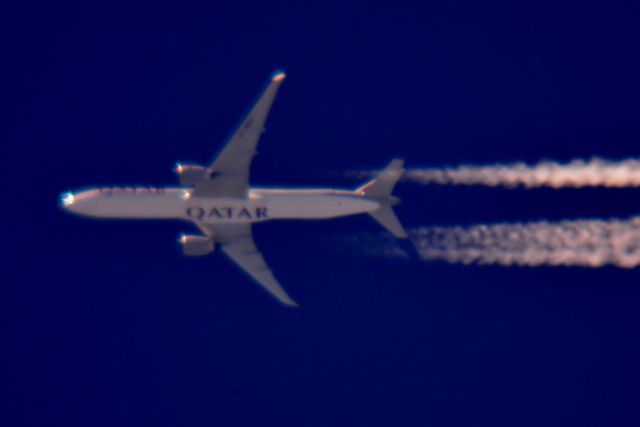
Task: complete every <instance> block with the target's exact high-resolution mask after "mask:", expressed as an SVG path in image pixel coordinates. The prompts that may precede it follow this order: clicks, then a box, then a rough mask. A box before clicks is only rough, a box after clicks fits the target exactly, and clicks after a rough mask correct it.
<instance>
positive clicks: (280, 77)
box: [271, 70, 287, 82]
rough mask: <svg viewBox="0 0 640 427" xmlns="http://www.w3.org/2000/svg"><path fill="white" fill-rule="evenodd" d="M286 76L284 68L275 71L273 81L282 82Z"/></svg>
mask: <svg viewBox="0 0 640 427" xmlns="http://www.w3.org/2000/svg"><path fill="white" fill-rule="evenodd" d="M285 77H287V75H286V74H285V72H284V70H279V71H276V72H275V73H273V76H271V81H273V82H281V81H282V80H284V78H285Z"/></svg>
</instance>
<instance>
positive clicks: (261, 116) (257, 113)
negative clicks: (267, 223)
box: [191, 72, 285, 197]
mask: <svg viewBox="0 0 640 427" xmlns="http://www.w3.org/2000/svg"><path fill="white" fill-rule="evenodd" d="M284 78H285V74H284V73H283V72H279V73H276V74H274V75H273V77H272V78H271V81H270V82H269V84H268V85H267V87H266V88H265V90H264V92H262V95H261V96H260V98H259V99H258V101H256V103H255V104H254V106H253V107H252V108H251V111H249V113H248V114H247V115H246V117H245V118H244V119H243V120H242V122H241V123H240V125H239V126H238V128H237V129H236V131H235V132H234V133H233V135H232V136H231V138H230V139H229V141H228V142H227V144H226V145H225V147H224V148H223V149H222V151H221V152H220V154H218V157H216V159H215V160H214V161H213V162H212V163H211V165H210V166H209V167H208V168H207V173H208V178H206V179H204V180H202V181H201V182H200V183H198V184H197V185H196V186H195V187H194V189H193V193H192V194H191V195H192V196H193V197H245V196H246V194H247V190H248V189H249V169H250V167H251V160H252V159H253V156H254V155H255V153H256V146H257V145H258V140H259V139H260V135H262V132H264V123H265V121H266V120H267V115H268V114H269V110H270V109H271V104H273V100H274V99H275V97H276V93H277V92H278V89H279V88H280V84H281V83H282V81H283V80H284Z"/></svg>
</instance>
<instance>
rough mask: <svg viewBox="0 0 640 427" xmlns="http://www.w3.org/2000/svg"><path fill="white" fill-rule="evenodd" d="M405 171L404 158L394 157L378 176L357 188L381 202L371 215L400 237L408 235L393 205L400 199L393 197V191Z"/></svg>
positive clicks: (368, 196) (366, 195)
mask: <svg viewBox="0 0 640 427" xmlns="http://www.w3.org/2000/svg"><path fill="white" fill-rule="evenodd" d="M403 173H404V160H402V159H393V160H392V161H391V163H389V165H387V167H386V168H384V169H383V170H382V172H380V173H379V174H378V176H376V177H375V178H374V179H372V180H371V181H369V182H367V183H366V184H365V185H363V186H362V187H360V188H358V189H357V190H356V191H358V192H360V193H362V194H363V195H364V197H367V198H371V199H376V201H378V202H379V203H380V208H379V209H378V210H376V211H374V212H369V215H371V216H372V217H373V219H375V220H376V221H377V222H378V223H379V224H380V225H382V226H383V227H384V228H386V229H387V230H389V232H390V233H391V234H393V235H394V236H395V237H397V238H399V239H404V238H406V237H408V235H407V232H406V231H405V230H404V228H403V227H402V224H400V221H398V218H397V217H396V214H395V213H394V212H393V209H392V208H391V207H392V206H393V205H395V204H397V203H398V202H399V199H397V198H395V197H393V195H392V192H393V188H394V187H395V185H396V183H397V182H398V180H399V179H400V177H401V176H402V174H403Z"/></svg>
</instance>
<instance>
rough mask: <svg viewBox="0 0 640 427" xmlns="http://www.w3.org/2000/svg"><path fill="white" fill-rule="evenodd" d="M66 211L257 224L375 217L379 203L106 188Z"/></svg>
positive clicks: (352, 197) (78, 196) (356, 198)
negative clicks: (204, 194)
mask: <svg viewBox="0 0 640 427" xmlns="http://www.w3.org/2000/svg"><path fill="white" fill-rule="evenodd" d="M63 207H64V208H65V209H67V210H69V211H71V212H74V213H77V214H80V215H85V216H90V217H98V218H121V219H180V220H187V221H199V222H202V223H252V222H260V221H267V220H271V219H323V218H335V217H340V216H347V215H354V214H359V213H366V212H372V211H375V210H376V209H378V208H379V207H380V205H379V203H378V202H376V201H375V200H371V199H368V198H365V197H364V195H363V194H362V193H360V192H356V191H346V190H331V189H318V190H283V189H251V190H249V193H248V195H247V197H246V198H214V199H210V198H198V197H191V190H190V189H187V188H101V189H93V190H86V191H83V192H80V193H75V194H71V193H69V194H67V195H66V196H64V199H63Z"/></svg>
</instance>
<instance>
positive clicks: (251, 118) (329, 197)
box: [61, 72, 407, 307]
mask: <svg viewBox="0 0 640 427" xmlns="http://www.w3.org/2000/svg"><path fill="white" fill-rule="evenodd" d="M284 78H285V74H284V72H276V73H275V74H273V76H272V77H271V79H270V81H269V82H268V84H267V85H266V88H265V89H264V90H263V92H262V94H261V95H260V97H259V98H258V100H257V101H256V102H255V104H254V105H253V107H252V108H251V110H250V111H249V112H248V113H247V115H246V116H245V117H244V119H243V120H242V122H241V123H240V125H239V126H238V127H237V129H236V130H235V132H233V133H232V135H231V137H230V138H229V140H228V142H227V143H226V145H225V146H224V147H223V149H222V151H220V153H219V154H218V156H217V157H215V159H214V160H213V161H212V162H211V163H210V164H209V165H208V166H201V165H196V164H178V165H177V166H176V168H175V172H176V174H177V175H178V178H179V182H180V187H165V188H154V187H135V188H134V187H112V188H94V189H89V190H83V191H79V192H67V193H64V194H62V196H61V207H62V208H63V209H64V210H66V211H68V212H71V213H74V214H78V215H82V216H86V217H93V218H118V219H166V220H176V219H177V220H185V221H189V222H191V223H193V224H195V226H196V227H197V228H198V229H199V230H200V231H201V232H202V234H200V235H189V234H183V235H181V236H180V237H179V240H178V241H179V243H180V244H181V245H182V252H183V254H184V255H186V256H204V255H208V254H210V253H211V252H213V251H214V249H215V246H216V245H219V246H220V247H221V249H222V252H224V253H225V254H226V255H227V256H228V257H229V258H230V259H231V260H232V261H234V262H235V263H236V264H237V265H238V266H239V267H240V268H242V269H243V270H244V271H245V272H246V273H248V275H249V276H251V277H252V278H253V279H254V280H255V281H256V282H257V283H258V284H260V285H261V286H262V287H263V288H264V289H265V290H266V291H267V292H268V293H270V294H271V295H272V296H273V297H275V298H276V299H277V300H278V301H280V302H281V303H282V304H284V305H286V306H291V307H296V306H297V303H296V302H295V301H294V300H293V299H292V298H291V297H290V296H289V295H288V294H287V292H286V291H285V290H284V288H283V287H282V286H280V284H279V283H278V281H277V280H276V278H275V277H274V275H273V273H272V271H271V269H270V268H269V266H268V265H267V264H266V262H265V260H264V258H263V256H262V254H261V252H260V251H259V250H258V249H257V248H256V245H255V244H254V241H253V236H252V232H251V225H252V224H253V223H256V222H264V221H269V220H275V219H325V218H336V217H341V216H348V215H355V214H361V213H367V214H369V215H371V216H372V217H373V218H374V219H375V220H376V221H377V222H378V223H380V224H381V225H382V226H383V227H385V228H386V229H387V230H388V231H389V232H391V234H393V235H394V236H395V237H396V238H406V237H407V233H406V231H405V230H404V229H403V227H402V225H401V224H400V222H399V221H398V219H397V217H396V216H395V214H394V212H393V210H392V206H394V205H396V204H398V203H399V201H400V200H399V199H398V198H396V197H394V196H393V195H392V191H393V188H394V186H395V184H396V182H397V181H398V179H399V178H400V177H401V175H402V174H403V172H404V166H403V165H404V161H403V160H401V159H394V160H392V161H391V163H389V165H388V166H387V167H386V168H385V169H383V170H382V171H381V172H380V173H379V174H378V175H377V176H376V177H374V178H373V179H372V180H371V181H369V182H367V183H366V184H364V185H362V186H360V187H358V188H356V189H355V190H336V189H280V188H251V187H249V172H250V166H251V161H252V159H253V157H254V155H255V154H256V146H257V144H258V140H259V139H260V136H261V135H262V133H263V132H264V130H265V129H264V124H265V121H266V119H267V115H268V113H269V110H270V109H271V105H272V103H273V100H274V99H275V96H276V93H277V92H278V89H279V88H280V85H281V83H282V81H283V80H284Z"/></svg>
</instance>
